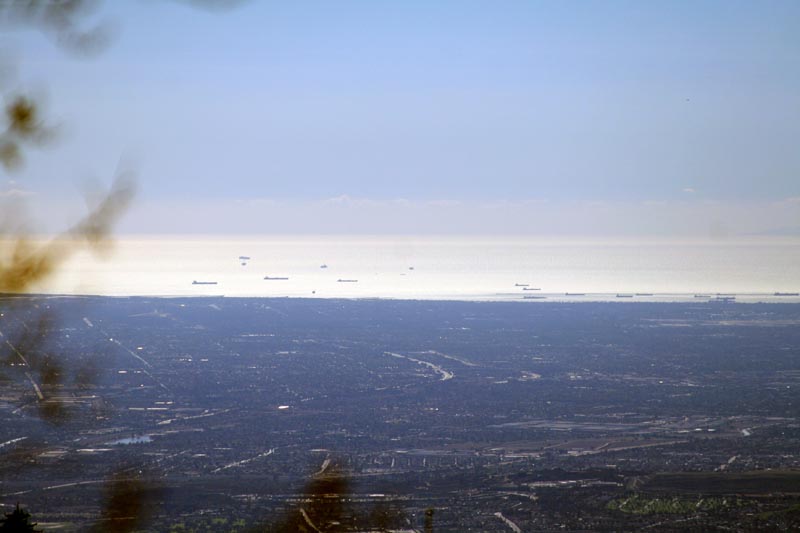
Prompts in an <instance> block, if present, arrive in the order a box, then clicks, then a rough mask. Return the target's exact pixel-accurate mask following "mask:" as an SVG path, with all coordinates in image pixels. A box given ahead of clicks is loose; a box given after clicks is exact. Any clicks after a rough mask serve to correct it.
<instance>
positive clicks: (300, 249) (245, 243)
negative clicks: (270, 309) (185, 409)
mask: <svg viewBox="0 0 800 533" xmlns="http://www.w3.org/2000/svg"><path fill="white" fill-rule="evenodd" d="M239 256H248V257H250V259H249V260H246V261H244V263H246V264H245V265H242V261H240V260H239ZM322 265H327V268H321V266H322ZM265 276H270V277H288V278H289V279H288V280H273V281H269V280H265V279H264V277H265ZM339 279H350V280H358V281H357V282H349V283H348V282H338V281H337V280H339ZM195 280H196V281H206V282H216V283H217V284H216V285H193V284H192V282H193V281H195ZM517 284H519V285H528V287H527V288H528V289H541V290H523V287H522V286H518V285H517ZM36 290H37V291H38V292H47V293H58V294H100V295H114V296H124V295H150V296H202V295H225V296H269V297H276V296H277V297H282V296H291V297H319V298H376V297H377V298H410V299H456V300H523V299H524V297H525V296H544V297H546V298H545V299H544V301H554V300H556V301H564V300H568V301H569V300H609V299H610V300H614V301H631V300H633V301H637V300H648V301H684V300H693V301H694V300H697V298H695V294H698V295H700V294H702V295H709V296H712V297H713V296H716V295H717V293H724V294H735V295H736V301H800V298H798V297H796V296H775V295H774V293H776V292H785V293H796V292H798V291H800V240H798V239H791V238H781V239H778V238H773V239H760V240H752V241H740V242H732V241H719V242H676V241H666V240H656V241H642V240H639V241H634V240H619V241H613V242H600V241H577V240H574V239H573V240H558V239H542V238H530V237H528V238H522V237H498V238H490V237H475V238H470V237H393V236H392V237H386V236H381V237H352V236H348V237H340V236H324V237H323V236H319V237H297V236H292V237H261V238H257V237H236V238H221V237H208V238H202V237H170V238H155V237H150V238H123V239H120V240H119V241H117V243H116V246H115V248H114V251H113V252H112V254H111V255H110V256H108V257H106V258H98V257H95V256H93V255H91V254H89V253H80V254H78V255H76V256H75V257H73V258H71V259H70V260H69V261H68V263H67V265H66V268H65V269H63V271H62V272H61V273H59V274H58V275H57V276H56V277H55V278H54V279H51V280H50V281H49V282H48V283H47V284H46V285H42V286H40V287H37V288H36ZM566 293H583V295H579V296H578V295H575V296H567V295H566ZM635 293H647V294H652V296H649V295H638V296H634V297H633V298H630V299H628V298H619V297H617V295H618V294H626V295H629V294H635ZM528 300H529V301H542V300H543V299H541V298H540V299H532V298H528Z"/></svg>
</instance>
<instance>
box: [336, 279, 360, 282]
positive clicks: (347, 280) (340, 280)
mask: <svg viewBox="0 0 800 533" xmlns="http://www.w3.org/2000/svg"><path fill="white" fill-rule="evenodd" d="M336 282H337V283H358V280H357V279H342V278H339V279H337V280H336Z"/></svg>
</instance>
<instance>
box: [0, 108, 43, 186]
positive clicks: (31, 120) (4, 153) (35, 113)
mask: <svg viewBox="0 0 800 533" xmlns="http://www.w3.org/2000/svg"><path fill="white" fill-rule="evenodd" d="M0 124H2V127H4V130H2V132H0V164H1V165H2V166H3V167H4V168H5V170H6V171H11V170H16V169H18V168H19V167H20V166H21V165H22V162H23V156H22V147H23V146H24V145H32V146H41V145H42V144H44V143H45V142H46V141H48V140H49V139H51V138H52V137H53V128H51V127H48V126H46V125H45V124H44V122H43V121H42V118H41V111H40V106H38V105H37V104H36V102H34V101H33V99H32V98H31V97H28V96H23V95H14V96H12V97H10V98H8V100H7V102H6V104H5V107H4V109H3V119H2V122H0Z"/></svg>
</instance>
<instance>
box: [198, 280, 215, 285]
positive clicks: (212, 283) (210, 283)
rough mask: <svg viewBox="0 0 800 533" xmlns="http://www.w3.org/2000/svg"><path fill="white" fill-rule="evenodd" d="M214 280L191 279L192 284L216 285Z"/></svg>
mask: <svg viewBox="0 0 800 533" xmlns="http://www.w3.org/2000/svg"><path fill="white" fill-rule="evenodd" d="M216 284H217V282H216V281H197V280H194V281H192V285H216Z"/></svg>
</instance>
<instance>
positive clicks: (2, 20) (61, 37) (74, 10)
mask: <svg viewBox="0 0 800 533" xmlns="http://www.w3.org/2000/svg"><path fill="white" fill-rule="evenodd" d="M100 5H101V2H99V1H98V0H0V24H3V25H5V26H7V27H12V28H19V27H26V26H27V27H32V28H37V29H39V30H41V31H42V32H44V33H45V34H47V35H48V36H49V37H51V38H53V39H54V40H55V41H56V43H58V44H59V46H62V47H64V48H66V49H68V50H71V51H74V52H79V53H96V52H99V51H101V50H102V49H103V48H105V46H106V45H107V44H108V42H109V40H110V37H111V32H110V29H109V25H108V24H107V23H88V24H87V23H86V20H87V19H91V18H92V17H93V16H94V15H95V14H96V13H97V11H98V8H99V6H100Z"/></svg>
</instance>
